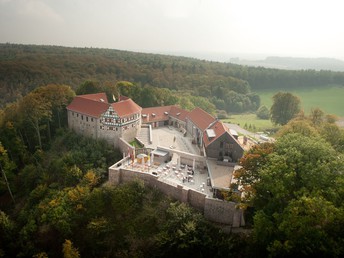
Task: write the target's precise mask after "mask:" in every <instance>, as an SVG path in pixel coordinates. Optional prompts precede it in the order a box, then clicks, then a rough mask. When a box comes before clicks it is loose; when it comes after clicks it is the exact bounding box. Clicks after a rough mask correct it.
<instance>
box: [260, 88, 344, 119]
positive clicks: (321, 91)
mask: <svg viewBox="0 0 344 258" xmlns="http://www.w3.org/2000/svg"><path fill="white" fill-rule="evenodd" d="M278 91H285V92H287V91H288V92H291V93H293V94H294V95H297V96H299V97H300V99H301V105H302V108H303V109H304V110H305V112H306V113H309V111H310V110H311V108H315V107H319V108H320V109H321V110H323V111H324V112H325V113H327V114H335V115H337V116H340V117H344V87H343V86H326V88H315V89H309V88H299V89H292V90H286V89H277V90H273V89H269V90H260V91H256V93H258V95H259V96H260V99H261V104H262V105H265V106H267V107H268V108H270V107H271V105H272V96H273V95H274V94H275V93H277V92H278Z"/></svg>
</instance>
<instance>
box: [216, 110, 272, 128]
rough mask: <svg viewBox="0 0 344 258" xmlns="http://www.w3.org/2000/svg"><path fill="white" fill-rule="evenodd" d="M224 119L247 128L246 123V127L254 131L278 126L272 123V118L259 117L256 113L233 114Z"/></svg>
mask: <svg viewBox="0 0 344 258" xmlns="http://www.w3.org/2000/svg"><path fill="white" fill-rule="evenodd" d="M222 121H223V122H226V123H233V124H238V125H239V126H241V127H242V128H245V124H246V129H247V130H249V131H252V132H259V131H265V130H266V129H270V128H274V127H276V126H274V125H273V124H272V123H271V121H270V120H263V119H258V118H257V116H256V115H255V114H239V115H231V116H230V117H229V118H228V119H224V120H222ZM250 125H251V128H250ZM253 125H254V127H253Z"/></svg>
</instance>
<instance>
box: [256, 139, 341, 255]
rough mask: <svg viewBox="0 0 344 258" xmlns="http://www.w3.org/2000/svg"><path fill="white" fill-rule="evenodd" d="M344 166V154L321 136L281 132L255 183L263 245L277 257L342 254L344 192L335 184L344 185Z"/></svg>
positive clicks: (259, 238) (258, 232) (258, 228)
mask: <svg viewBox="0 0 344 258" xmlns="http://www.w3.org/2000/svg"><path fill="white" fill-rule="evenodd" d="M343 169H344V157H343V155H341V154H340V153H338V152H336V151H335V150H334V149H333V148H332V147H331V146H330V145H329V143H327V142H325V140H323V139H321V138H320V137H312V136H303V135H301V134H293V133H290V134H286V135H284V136H282V137H281V138H279V139H278V141H277V143H276V145H275V148H274V151H273V152H272V153H270V154H269V155H268V156H267V157H266V162H265V163H264V165H263V166H260V165H259V166H258V168H257V170H258V174H259V180H256V183H255V184H253V188H254V191H253V193H254V197H253V204H254V207H255V208H256V210H257V213H256V214H255V216H254V232H253V235H254V236H255V241H256V243H257V245H258V246H259V247H260V248H261V249H260V250H268V252H269V253H270V255H271V256H277V257H280V256H293V257H295V256H309V255H315V254H318V253H320V254H321V255H322V256H335V257H336V256H341V255H343V252H344V250H343V248H342V247H341V246H342V244H341V243H342V242H343V241H344V235H343V233H341V232H339V230H338V229H336V228H338V227H341V226H342V225H343V223H344V220H343V218H342V217H341V216H342V215H343V210H342V206H341V204H342V202H343V192H342V191H336V190H334V189H341V188H342V187H343V182H344V177H343V174H342V173H341V172H340V171H343ZM325 239H326V240H325ZM333 247H334V248H333ZM265 255H266V254H265ZM266 256H267V255H266Z"/></svg>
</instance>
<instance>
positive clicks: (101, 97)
mask: <svg viewBox="0 0 344 258" xmlns="http://www.w3.org/2000/svg"><path fill="white" fill-rule="evenodd" d="M79 97H82V98H84V99H90V100H94V101H100V102H105V103H109V102H108V99H107V96H106V94H105V93H104V92H101V93H95V94H85V95H79ZM102 100H103V101H102Z"/></svg>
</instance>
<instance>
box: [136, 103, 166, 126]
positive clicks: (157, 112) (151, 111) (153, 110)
mask: <svg viewBox="0 0 344 258" xmlns="http://www.w3.org/2000/svg"><path fill="white" fill-rule="evenodd" d="M171 107H172V106H162V107H149V108H143V109H142V123H148V122H157V121H165V120H168V119H169V113H170V110H171Z"/></svg>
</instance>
